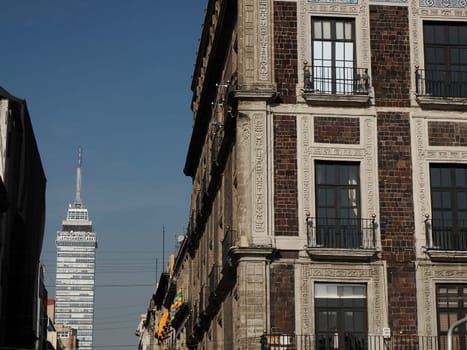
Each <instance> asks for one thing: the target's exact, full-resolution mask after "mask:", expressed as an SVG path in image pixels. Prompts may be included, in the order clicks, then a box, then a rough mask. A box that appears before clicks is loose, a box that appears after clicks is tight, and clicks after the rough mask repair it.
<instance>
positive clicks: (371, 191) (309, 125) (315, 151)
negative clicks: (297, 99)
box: [297, 114, 381, 254]
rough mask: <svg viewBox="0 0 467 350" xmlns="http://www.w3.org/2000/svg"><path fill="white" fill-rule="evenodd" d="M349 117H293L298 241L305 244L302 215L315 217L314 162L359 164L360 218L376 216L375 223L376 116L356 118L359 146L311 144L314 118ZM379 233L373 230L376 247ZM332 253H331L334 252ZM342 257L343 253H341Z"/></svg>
mask: <svg viewBox="0 0 467 350" xmlns="http://www.w3.org/2000/svg"><path fill="white" fill-rule="evenodd" d="M323 116H325V117H343V118H345V117H347V118H349V117H352V118H355V117H356V116H355V115H329V114H316V115H299V116H298V118H297V169H298V171H297V174H298V175H297V176H298V179H297V180H298V187H299V198H298V213H299V238H300V240H301V241H302V242H303V243H304V245H306V244H307V227H306V216H307V215H309V216H311V217H315V216H316V215H315V214H316V213H315V210H316V209H315V179H314V166H315V162H316V161H317V160H325V161H342V162H347V161H350V162H359V163H360V192H361V193H360V201H361V202H360V210H361V215H362V217H371V216H372V215H373V214H375V215H376V217H375V220H376V223H377V224H378V220H379V193H378V164H377V148H376V146H377V141H376V135H377V130H376V117H375V116H361V115H360V116H358V117H359V120H360V143H359V144H355V145H349V144H327V143H326V144H325V143H317V142H314V140H313V139H314V136H313V135H314V122H313V120H314V117H323ZM380 237H381V236H380V230H379V226H378V225H377V229H376V247H377V250H379V247H380V246H381V240H380ZM335 252H336V251H334V253H335ZM344 254H345V253H344Z"/></svg>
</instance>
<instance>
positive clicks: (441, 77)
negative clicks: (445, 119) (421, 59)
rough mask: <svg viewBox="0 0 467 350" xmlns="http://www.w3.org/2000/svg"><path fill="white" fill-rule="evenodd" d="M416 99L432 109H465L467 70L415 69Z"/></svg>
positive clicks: (466, 101)
mask: <svg viewBox="0 0 467 350" xmlns="http://www.w3.org/2000/svg"><path fill="white" fill-rule="evenodd" d="M415 86H416V95H417V101H418V103H419V104H420V106H421V107H427V108H433V109H461V110H465V109H467V71H454V70H430V69H419V68H418V67H416V69H415Z"/></svg>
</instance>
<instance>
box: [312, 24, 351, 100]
mask: <svg viewBox="0 0 467 350" xmlns="http://www.w3.org/2000/svg"><path fill="white" fill-rule="evenodd" d="M354 26H355V24H354V20H353V19H347V18H314V19H312V28H313V29H312V40H313V45H312V50H313V52H312V66H313V68H312V72H313V78H312V84H313V88H314V90H315V91H319V92H323V93H332V94H348V93H351V92H352V91H353V90H354V74H355V72H354V68H355V42H354V37H355V29H354Z"/></svg>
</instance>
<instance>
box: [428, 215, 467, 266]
mask: <svg viewBox="0 0 467 350" xmlns="http://www.w3.org/2000/svg"><path fill="white" fill-rule="evenodd" d="M425 232H426V251H427V253H428V255H429V256H430V257H431V259H432V260H441V261H450V260H451V261H452V260H455V261H459V260H461V261H467V220H436V219H431V220H430V219H429V218H426V220H425Z"/></svg>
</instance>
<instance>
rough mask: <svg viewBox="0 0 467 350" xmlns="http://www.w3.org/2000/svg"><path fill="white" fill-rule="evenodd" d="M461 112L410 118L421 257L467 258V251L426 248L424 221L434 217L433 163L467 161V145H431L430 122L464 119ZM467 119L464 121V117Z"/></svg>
mask: <svg viewBox="0 0 467 350" xmlns="http://www.w3.org/2000/svg"><path fill="white" fill-rule="evenodd" d="M461 118H462V117H459V114H458V113H457V114H454V113H453V114H443V117H441V116H439V115H436V114H433V115H430V114H414V115H413V116H412V117H411V120H410V123H411V125H410V129H411V139H412V140H413V141H412V156H413V160H412V174H413V176H412V178H413V193H414V221H415V245H416V255H417V258H418V259H431V260H432V261H441V260H443V261H451V262H455V261H466V260H467V252H457V253H456V254H448V255H447V254H446V251H443V250H438V251H436V250H430V251H428V250H427V249H426V245H427V242H426V231H425V220H426V219H427V218H430V217H431V212H432V209H431V187H430V186H431V185H430V164H434V163H441V164H449V163H453V164H467V161H466V159H467V147H459V146H450V147H449V146H430V145H429V143H428V122H429V121H461V120H462V119H461ZM464 121H465V120H464Z"/></svg>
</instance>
